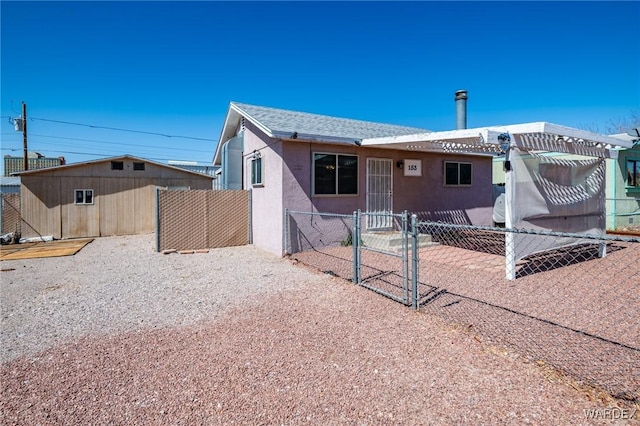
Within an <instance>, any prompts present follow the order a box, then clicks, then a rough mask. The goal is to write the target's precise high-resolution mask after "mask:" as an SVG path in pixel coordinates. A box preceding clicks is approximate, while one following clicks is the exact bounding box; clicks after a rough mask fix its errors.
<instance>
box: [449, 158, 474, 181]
mask: <svg viewBox="0 0 640 426" xmlns="http://www.w3.org/2000/svg"><path fill="white" fill-rule="evenodd" d="M444 184H445V186H471V163H458V162H453V161H445V162H444Z"/></svg>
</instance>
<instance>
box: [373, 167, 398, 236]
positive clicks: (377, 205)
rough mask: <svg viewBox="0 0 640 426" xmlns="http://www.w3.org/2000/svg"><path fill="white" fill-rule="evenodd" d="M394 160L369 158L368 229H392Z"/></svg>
mask: <svg viewBox="0 0 640 426" xmlns="http://www.w3.org/2000/svg"><path fill="white" fill-rule="evenodd" d="M392 171H393V169H392V162H391V160H390V159H387V158H367V213H368V215H367V229H368V230H385V229H391V226H392V217H391V214H392V213H393V193H392V189H393V186H392V180H391V177H392Z"/></svg>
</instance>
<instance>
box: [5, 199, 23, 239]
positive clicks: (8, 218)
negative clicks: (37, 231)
mask: <svg viewBox="0 0 640 426" xmlns="http://www.w3.org/2000/svg"><path fill="white" fill-rule="evenodd" d="M0 218H1V219H0V222H1V223H2V234H3V235H4V234H8V233H10V232H16V233H21V232H22V220H21V216H20V194H11V193H9V194H4V193H3V194H2V216H0Z"/></svg>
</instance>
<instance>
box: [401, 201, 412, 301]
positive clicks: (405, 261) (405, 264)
mask: <svg viewBox="0 0 640 426" xmlns="http://www.w3.org/2000/svg"><path fill="white" fill-rule="evenodd" d="M408 216H409V212H408V211H406V210H405V211H403V212H402V275H403V276H402V284H403V285H404V299H405V304H407V305H408V304H410V303H411V302H410V299H409V241H408V239H409V232H408V230H407V221H408Z"/></svg>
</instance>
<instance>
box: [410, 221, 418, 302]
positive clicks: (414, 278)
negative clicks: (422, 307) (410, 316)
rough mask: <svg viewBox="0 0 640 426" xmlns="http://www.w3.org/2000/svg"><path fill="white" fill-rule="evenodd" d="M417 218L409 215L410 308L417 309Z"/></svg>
mask: <svg viewBox="0 0 640 426" xmlns="http://www.w3.org/2000/svg"><path fill="white" fill-rule="evenodd" d="M417 221H418V216H416V214H412V215H411V269H412V270H413V274H411V296H412V299H413V303H412V304H411V305H412V308H413V309H414V310H416V309H418V225H417Z"/></svg>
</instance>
